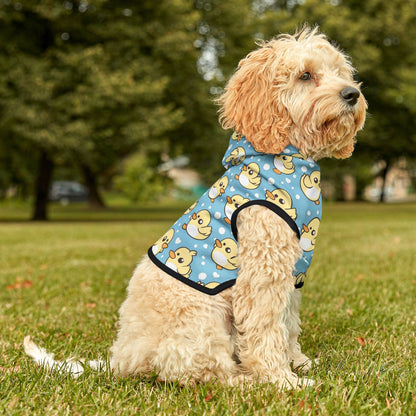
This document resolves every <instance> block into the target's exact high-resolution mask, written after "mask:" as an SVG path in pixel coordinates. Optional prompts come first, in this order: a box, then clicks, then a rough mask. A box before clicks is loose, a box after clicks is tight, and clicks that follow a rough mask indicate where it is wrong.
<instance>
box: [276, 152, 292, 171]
mask: <svg viewBox="0 0 416 416" xmlns="http://www.w3.org/2000/svg"><path fill="white" fill-rule="evenodd" d="M292 160H293V156H289V155H276V156H275V157H274V158H273V165H274V169H273V171H274V172H276V173H277V174H278V175H280V174H281V173H283V174H285V175H290V174H291V173H293V172H294V171H295V165H294V163H293V162H292Z"/></svg>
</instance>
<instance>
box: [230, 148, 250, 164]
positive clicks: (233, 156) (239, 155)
mask: <svg viewBox="0 0 416 416" xmlns="http://www.w3.org/2000/svg"><path fill="white" fill-rule="evenodd" d="M245 158H246V152H245V150H244V147H241V146H240V147H236V148H235V149H234V150H233V151H231V153H230V156H228V157H227V159H225V161H226V162H230V163H231V166H237V165H239V164H240V163H242V162H243V161H244V159H245Z"/></svg>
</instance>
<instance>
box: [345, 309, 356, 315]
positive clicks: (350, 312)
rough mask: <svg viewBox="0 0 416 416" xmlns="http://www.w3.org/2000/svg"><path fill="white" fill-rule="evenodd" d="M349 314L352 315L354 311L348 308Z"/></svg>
mask: <svg viewBox="0 0 416 416" xmlns="http://www.w3.org/2000/svg"><path fill="white" fill-rule="evenodd" d="M347 314H348V315H349V316H352V315H353V314H354V313H353V311H352V310H351V309H349V308H348V309H347Z"/></svg>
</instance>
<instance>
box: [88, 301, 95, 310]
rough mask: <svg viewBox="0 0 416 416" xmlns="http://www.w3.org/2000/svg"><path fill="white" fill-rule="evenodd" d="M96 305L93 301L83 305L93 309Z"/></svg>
mask: <svg viewBox="0 0 416 416" xmlns="http://www.w3.org/2000/svg"><path fill="white" fill-rule="evenodd" d="M96 306H97V304H96V303H95V302H91V303H87V304H86V305H85V307H86V308H88V309H94V308H95V307H96Z"/></svg>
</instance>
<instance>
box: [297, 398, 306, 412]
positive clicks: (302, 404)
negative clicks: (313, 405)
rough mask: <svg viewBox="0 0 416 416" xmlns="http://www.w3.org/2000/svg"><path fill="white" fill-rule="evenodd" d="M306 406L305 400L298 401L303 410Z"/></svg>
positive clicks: (299, 408)
mask: <svg viewBox="0 0 416 416" xmlns="http://www.w3.org/2000/svg"><path fill="white" fill-rule="evenodd" d="M304 406H305V402H304V401H303V400H299V401H298V410H302V409H303V408H304Z"/></svg>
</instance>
